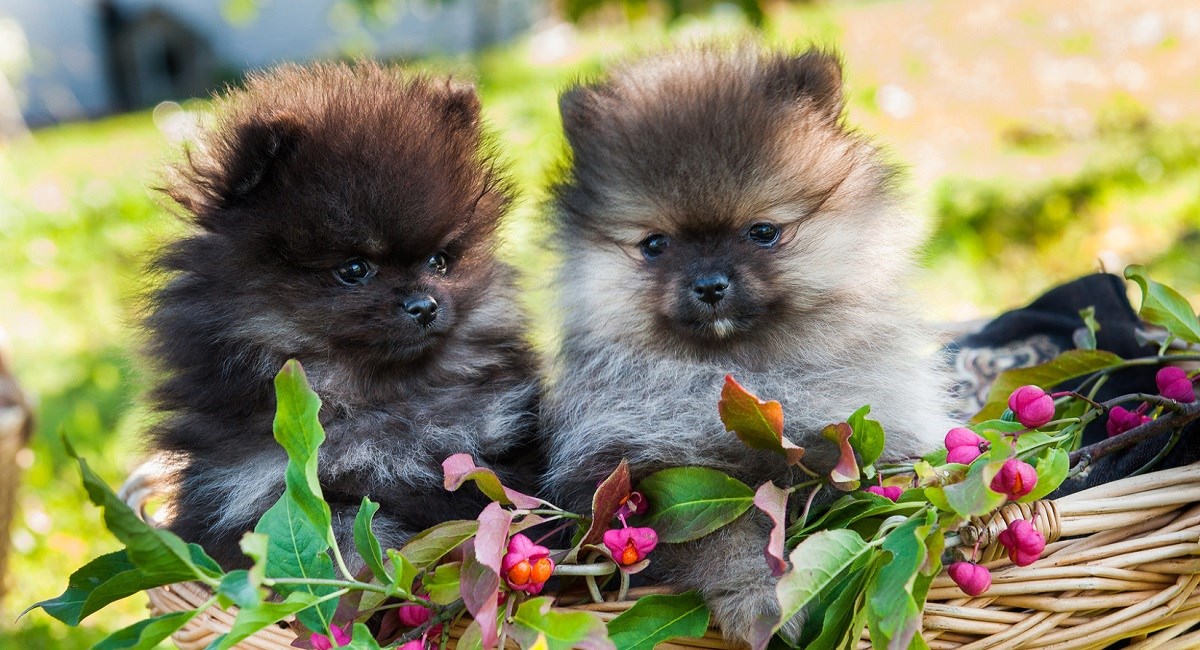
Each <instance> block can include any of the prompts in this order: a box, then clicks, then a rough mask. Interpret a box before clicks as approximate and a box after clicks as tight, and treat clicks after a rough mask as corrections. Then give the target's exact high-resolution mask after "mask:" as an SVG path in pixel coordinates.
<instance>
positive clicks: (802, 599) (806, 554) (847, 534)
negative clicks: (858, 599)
mask: <svg viewBox="0 0 1200 650" xmlns="http://www.w3.org/2000/svg"><path fill="white" fill-rule="evenodd" d="M870 551H871V547H870V546H868V545H867V543H866V542H864V541H863V539H862V538H861V537H859V536H858V533H855V532H853V531H849V530H826V531H821V532H819V533H816V534H814V535H812V536H810V537H809V538H808V539H805V540H804V541H803V542H801V543H800V544H799V545H798V546H797V547H796V548H795V549H793V550H792V554H791V561H792V570H791V571H789V572H787V573H785V574H783V577H782V578H780V579H779V584H778V585H776V586H775V593H776V595H777V596H778V597H779V606H780V610H781V612H782V616H781V617H780V619H779V622H777V623H776V624H775V627H774V629H772V630H771V631H772V632H775V631H777V630H778V629H779V627H780V626H781V625H782V624H783V622H784V621H788V620H791V618H792V617H793V616H795V615H796V614H797V613H799V612H800V610H802V609H804V607H805V606H807V605H808V604H809V603H811V602H812V601H813V599H815V598H816V597H817V595H818V594H820V593H822V592H824V591H825V590H826V589H828V588H829V587H830V586H831V585H833V584H834V582H835V581H836V580H838V579H839V576H841V575H842V574H843V572H845V571H846V570H847V569H849V568H850V566H851V565H853V564H854V563H855V562H856V561H858V559H859V558H861V557H863V556H864V555H866V554H867V553H869V552H870Z"/></svg>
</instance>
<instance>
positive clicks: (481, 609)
mask: <svg viewBox="0 0 1200 650" xmlns="http://www.w3.org/2000/svg"><path fill="white" fill-rule="evenodd" d="M466 549H467V554H466V556H465V557H464V558H463V565H462V569H461V570H460V572H459V585H458V588H459V593H460V594H462V599H463V604H464V605H466V607H467V611H468V612H471V616H472V617H474V619H475V623H476V624H478V625H479V629H480V632H481V636H482V637H483V647H484V648H495V647H496V646H497V645H499V643H500V635H499V632H498V630H497V629H496V606H497V599H498V596H499V594H500V574H498V573H496V572H495V571H492V570H491V569H490V568H489V567H487V566H485V565H484V564H482V563H481V562H479V560H478V559H476V554H475V549H474V542H467V544H466Z"/></svg>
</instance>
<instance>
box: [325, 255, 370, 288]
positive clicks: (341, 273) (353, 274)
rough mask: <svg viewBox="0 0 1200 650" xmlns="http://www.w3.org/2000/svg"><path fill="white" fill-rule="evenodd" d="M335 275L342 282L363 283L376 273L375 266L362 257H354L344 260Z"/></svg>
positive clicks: (334, 272)
mask: <svg viewBox="0 0 1200 650" xmlns="http://www.w3.org/2000/svg"><path fill="white" fill-rule="evenodd" d="M333 275H334V276H335V277H336V278H337V279H338V282H341V283H342V284H351V285H353V284H362V283H364V282H366V281H367V280H370V279H371V277H372V276H374V275H375V267H374V266H372V265H371V263H370V262H368V261H366V260H364V259H362V258H361V257H354V258H351V259H348V260H346V261H345V262H342V263H341V264H340V265H339V266H338V267H337V268H335V269H334V270H333Z"/></svg>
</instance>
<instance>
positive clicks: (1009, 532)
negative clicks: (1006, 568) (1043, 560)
mask: <svg viewBox="0 0 1200 650" xmlns="http://www.w3.org/2000/svg"><path fill="white" fill-rule="evenodd" d="M996 540H997V541H999V542H1000V544H1001V545H1002V546H1004V548H1006V549H1008V559H1010V560H1012V563H1013V564H1015V565H1017V566H1029V565H1030V564H1033V563H1034V562H1037V561H1038V558H1040V557H1041V556H1042V551H1044V550H1046V538H1045V537H1044V536H1043V535H1042V533H1041V532H1039V531H1038V529H1037V528H1034V526H1033V524H1031V523H1029V522H1028V521H1025V520H1024V519H1018V520H1017V521H1014V522H1012V523H1011V524H1009V525H1008V528H1007V529H1005V530H1004V531H1003V532H1001V533H1000V534H999V535H998V536H997V537H996Z"/></svg>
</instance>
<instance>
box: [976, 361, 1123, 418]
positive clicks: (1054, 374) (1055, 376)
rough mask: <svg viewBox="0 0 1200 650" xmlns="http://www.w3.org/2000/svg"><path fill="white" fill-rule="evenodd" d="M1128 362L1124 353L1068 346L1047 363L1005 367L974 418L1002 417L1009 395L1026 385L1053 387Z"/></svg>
mask: <svg viewBox="0 0 1200 650" xmlns="http://www.w3.org/2000/svg"><path fill="white" fill-rule="evenodd" d="M1124 362H1125V361H1124V359H1122V358H1121V357H1119V356H1117V355H1115V354H1113V353H1112V352H1107V351H1105V350H1067V351H1066V352H1063V353H1062V354H1060V355H1058V356H1057V357H1055V358H1053V359H1051V360H1050V361H1047V362H1046V363H1043V364H1040V365H1036V366H1031V367H1029V368H1014V369H1012V370H1008V371H1005V372H1003V373H1001V375H1000V376H999V377H997V378H996V381H995V383H993V384H992V387H991V389H990V390H989V391H988V397H987V402H986V403H985V404H984V405H983V408H982V409H980V411H979V413H977V414H976V415H975V417H974V418H972V421H975V422H982V421H984V420H991V419H994V418H999V417H1000V416H1001V415H1003V414H1004V411H1005V409H1007V408H1008V398H1009V396H1010V395H1012V393H1013V391H1015V390H1016V389H1018V388H1020V387H1022V386H1026V385H1033V386H1041V387H1042V388H1044V389H1047V390H1049V389H1050V388H1051V387H1053V386H1057V385H1059V384H1061V383H1063V382H1064V381H1069V380H1071V379H1076V378H1078V377H1083V376H1085V375H1090V374H1092V373H1093V372H1097V371H1100V370H1104V369H1106V368H1112V367H1114V366H1118V365H1120V364H1122V363H1124Z"/></svg>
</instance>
